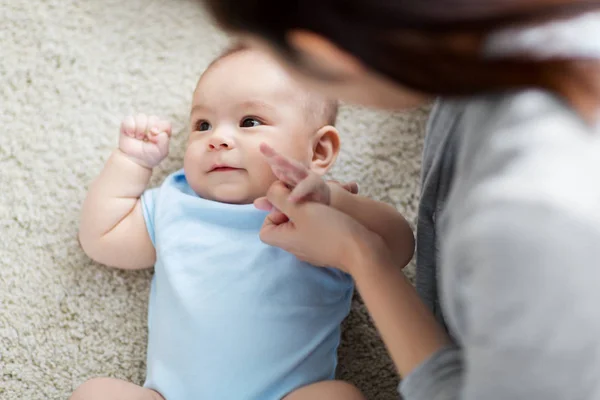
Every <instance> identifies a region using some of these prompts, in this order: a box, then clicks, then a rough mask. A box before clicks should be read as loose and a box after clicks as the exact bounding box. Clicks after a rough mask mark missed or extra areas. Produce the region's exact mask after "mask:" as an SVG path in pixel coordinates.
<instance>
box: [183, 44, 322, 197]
mask: <svg viewBox="0 0 600 400" xmlns="http://www.w3.org/2000/svg"><path fill="white" fill-rule="evenodd" d="M303 102H304V96H303V92H302V90H301V89H299V87H298V86H297V85H296V84H295V83H294V81H293V80H292V79H291V78H290V77H289V76H288V75H287V74H286V73H285V72H284V71H283V70H282V69H281V68H280V67H279V66H278V65H277V64H276V63H275V62H274V61H272V60H270V59H268V58H266V57H265V56H264V55H262V54H260V53H257V52H254V51H241V52H238V53H234V54H232V55H229V56H227V57H225V58H224V59H221V60H219V61H218V62H217V63H216V64H214V65H213V66H212V67H211V68H209V69H208V71H206V72H205V74H204V75H203V76H202V78H201V79H200V82H199V83H198V87H197V88H196V91H195V93H194V99H193V103H192V111H191V115H190V118H191V120H190V122H191V133H190V137H189V142H188V147H187V150H186V153H185V158H184V170H185V175H186V178H187V180H188V183H189V184H190V186H191V187H192V189H194V191H195V192H196V193H197V194H198V195H199V196H201V197H203V198H205V199H209V200H215V201H219V202H224V203H234V204H248V203H252V202H253V201H254V200H255V199H256V198H258V197H261V196H264V195H265V194H266V192H267V190H268V188H269V186H270V185H271V184H272V183H273V182H274V181H275V179H276V178H275V176H274V175H273V173H272V171H271V168H270V167H269V165H268V164H267V162H266V161H265V159H264V158H263V156H262V154H261V153H260V150H259V147H260V144H261V143H263V142H264V143H267V144H269V145H270V146H272V147H273V148H274V149H276V150H277V151H279V152H280V153H282V154H284V155H287V156H289V157H291V158H293V159H295V160H298V161H300V162H302V163H303V164H305V165H306V166H309V163H310V161H311V159H312V137H313V135H312V134H313V133H314V131H315V130H314V126H311V123H310V122H307V118H306V112H305V106H304V103H303ZM313 125H314V124H313Z"/></svg>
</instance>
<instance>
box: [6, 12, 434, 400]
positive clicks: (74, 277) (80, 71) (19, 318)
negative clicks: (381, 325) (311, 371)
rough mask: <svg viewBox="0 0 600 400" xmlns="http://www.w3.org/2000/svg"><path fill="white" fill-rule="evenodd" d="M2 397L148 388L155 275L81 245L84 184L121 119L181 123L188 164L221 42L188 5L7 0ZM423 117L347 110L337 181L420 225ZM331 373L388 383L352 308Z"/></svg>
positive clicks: (376, 392) (367, 384)
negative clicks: (95, 385) (193, 126)
mask: <svg viewBox="0 0 600 400" xmlns="http://www.w3.org/2000/svg"><path fill="white" fill-rule="evenodd" d="M0 21H2V27H1V28H0V93H1V95H0V129H1V130H2V132H0V398H1V399H8V400H12V399H32V400H33V399H65V398H67V397H68V395H69V394H70V393H71V391H72V390H73V389H74V388H75V387H77V386H78V385H79V384H81V383H82V382H83V381H85V380H86V379H88V378H91V377H94V376H112V377H117V378H122V379H126V380H129V381H133V382H136V383H141V382H143V379H144V369H145V354H146V310H147V297H148V288H149V280H150V277H151V274H152V271H141V272H123V271H116V270H109V269H107V268H105V267H103V266H101V265H97V264H95V263H93V262H91V261H90V260H89V259H88V258H87V257H86V256H85V254H84V253H83V252H82V251H81V249H80V247H79V245H78V243H77V223H78V214H79V210H80V206H81V203H82V201H83V198H84V196H85V193H86V188H87V185H89V183H90V182H91V181H92V179H93V178H94V177H95V176H96V175H97V174H98V173H99V171H100V169H101V168H102V166H103V163H104V161H105V160H106V158H107V157H108V155H109V154H110V152H111V150H112V149H113V148H114V147H115V146H116V143H117V137H118V125H119V122H120V120H121V118H122V116H124V115H127V114H129V113H135V112H145V113H148V114H158V115H162V116H164V117H168V118H170V119H171V121H172V122H173V124H174V128H175V140H174V143H172V151H171V156H170V157H169V159H168V161H166V162H165V163H163V165H162V166H161V167H160V168H158V169H157V171H156V173H155V176H154V178H153V185H156V184H158V183H159V182H160V181H161V180H162V179H163V178H164V177H165V176H166V175H167V174H168V173H169V172H171V171H174V170H176V169H178V168H179V167H180V166H181V163H182V155H183V144H184V141H185V137H186V133H185V132H186V129H187V128H186V116H187V114H188V111H189V102H190V98H191V93H192V90H193V88H194V85H195V82H196V80H197V78H198V76H199V74H200V73H201V72H202V70H203V69H204V68H205V67H206V65H207V64H208V62H209V61H210V60H211V59H212V58H213V57H214V56H215V55H217V54H218V53H219V51H220V49H222V47H223V46H224V45H225V44H226V38H225V37H224V36H223V35H221V34H220V33H219V32H218V31H217V30H216V29H215V28H214V27H213V25H212V24H211V22H210V20H209V19H208V18H207V17H206V16H205V15H204V14H203V12H202V10H201V8H200V7H199V6H198V4H197V3H196V2H194V1H193V0H130V1H121V0H93V1H75V0H31V1H16V0H0ZM426 117H427V110H426V109H422V110H417V111H414V112H410V113H403V114H395V115H390V114H385V113H374V112H372V111H369V110H363V109H351V108H344V109H343V111H342V113H341V116H340V121H339V127H340V130H341V132H342V139H343V151H342V155H341V159H340V161H339V164H338V165H337V167H336V169H335V172H334V173H333V175H334V176H335V177H336V178H339V179H343V180H349V179H354V180H357V181H358V182H359V183H360V186H361V190H362V193H363V194H366V195H369V196H372V197H374V198H377V199H381V200H384V201H388V202H390V203H393V204H395V205H396V206H397V207H398V208H399V209H400V210H401V211H402V212H404V213H405V215H407V217H408V218H409V219H410V220H414V217H415V212H416V206H417V193H418V178H419V162H420V154H421V145H422V134H423V130H424V123H425V120H426ZM345 325H346V326H345V330H344V337H343V339H344V340H343V346H342V348H341V350H340V367H339V375H340V378H343V379H348V380H350V381H352V382H354V383H355V384H357V385H358V386H359V387H360V388H361V389H362V390H363V391H364V393H365V394H366V395H367V396H368V398H370V399H394V398H396V394H395V386H396V384H397V379H396V378H395V373H394V371H393V367H392V366H391V363H390V361H389V359H388V357H387V355H386V352H385V350H384V349H383V347H382V345H381V343H380V341H379V339H378V337H377V334H376V332H375V330H374V328H373V327H372V325H371V324H370V322H369V319H368V317H367V314H366V312H365V309H364V307H363V306H362V304H361V302H360V300H359V299H358V298H356V299H355V300H354V304H353V311H352V314H351V316H350V318H349V319H348V320H347V322H346V324H345Z"/></svg>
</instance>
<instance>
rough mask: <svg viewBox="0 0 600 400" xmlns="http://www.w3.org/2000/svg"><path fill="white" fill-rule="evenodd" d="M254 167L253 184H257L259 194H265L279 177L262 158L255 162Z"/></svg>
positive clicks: (256, 188)
mask: <svg viewBox="0 0 600 400" xmlns="http://www.w3.org/2000/svg"><path fill="white" fill-rule="evenodd" d="M254 167H255V168H253V169H254V170H253V175H254V176H253V177H252V178H253V179H252V183H253V186H255V190H256V191H257V192H258V195H260V196H264V195H265V194H266V193H267V190H269V188H270V187H271V185H272V184H273V182H275V181H276V180H277V178H276V177H275V175H274V174H273V171H272V170H271V167H270V166H269V164H268V163H267V162H262V160H261V161H257V162H255V166H254Z"/></svg>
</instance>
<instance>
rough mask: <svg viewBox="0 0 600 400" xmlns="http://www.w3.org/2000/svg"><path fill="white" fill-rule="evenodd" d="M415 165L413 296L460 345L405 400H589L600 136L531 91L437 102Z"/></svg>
mask: <svg viewBox="0 0 600 400" xmlns="http://www.w3.org/2000/svg"><path fill="white" fill-rule="evenodd" d="M423 168H424V169H423V192H422V200H421V202H422V206H421V209H420V214H419V226H418V233H417V234H418V239H417V248H418V249H417V268H418V278H417V288H418V290H419V292H420V294H421V295H422V297H423V299H424V300H425V302H426V303H427V304H428V305H429V306H430V307H432V309H434V310H435V311H436V315H438V317H441V312H440V304H441V310H443V315H444V318H445V322H446V323H447V326H448V328H449V331H450V333H451V335H452V337H453V338H454V339H455V340H456V343H457V345H456V346H452V347H449V348H446V349H443V350H441V351H439V352H438V353H436V354H434V355H433V356H432V357H431V358H430V359H429V360H427V361H425V362H424V363H423V364H422V365H421V366H419V367H418V368H417V369H416V370H415V371H413V373H412V374H410V375H409V376H407V377H406V378H405V379H404V380H403V382H402V383H401V384H400V387H399V390H400V393H401V394H402V395H403V397H404V398H405V400H421V399H423V400H446V399H448V400H449V399H462V400H506V399H511V400H521V399H522V400H525V399H527V400H531V399H543V400H558V399H560V400H565V399H567V400H577V399H600V129H599V128H593V127H591V126H589V125H587V124H585V123H584V122H583V121H582V120H581V119H580V118H579V117H578V116H577V115H576V114H575V113H574V112H573V111H572V110H571V109H570V108H569V107H568V106H567V105H566V104H565V103H563V102H562V101H561V100H560V99H558V98H556V97H554V96H552V95H550V94H548V93H545V92H542V91H533V90H532V91H526V92H518V93H506V94H499V95H496V96H486V97H480V98H475V99H471V100H468V101H455V102H450V101H445V102H441V103H439V104H438V105H437V106H436V109H435V111H434V114H433V116H432V119H431V123H430V126H429V132H428V137H427V140H426V149H425V153H424V167H423ZM436 277H437V278H438V279H437V280H436ZM436 281H437V282H438V283H437V285H438V286H439V287H437V288H436ZM438 294H439V299H438ZM440 300H441V301H440Z"/></svg>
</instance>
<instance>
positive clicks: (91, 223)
mask: <svg viewBox="0 0 600 400" xmlns="http://www.w3.org/2000/svg"><path fill="white" fill-rule="evenodd" d="M336 114H337V103H336V102H334V101H330V100H328V99H324V98H321V97H318V96H317V95H314V94H311V93H308V92H306V91H305V90H303V89H302V88H301V87H300V86H298V85H297V84H296V83H295V82H294V81H293V80H292V79H291V78H290V77H289V76H288V75H287V74H286V73H285V71H283V70H282V69H281V67H279V66H278V64H277V63H276V62H275V61H273V60H271V59H270V58H268V57H267V56H265V55H263V54H262V53H259V52H257V51H254V50H249V49H245V48H236V49H233V50H231V51H229V52H227V53H226V54H225V55H223V56H221V57H220V58H219V59H217V60H216V61H215V62H213V64H211V65H210V66H209V68H208V69H207V70H206V71H205V72H204V74H203V75H202V77H201V78H200V80H199V82H198V85H197V88H196V90H195V92H194V96H193V102H192V109H191V114H190V121H191V133H190V136H189V141H188V143H187V149H186V152H185V157H184V164H183V169H182V170H180V171H178V172H175V173H173V174H172V175H170V176H169V177H168V178H167V179H166V180H165V182H164V183H163V184H162V185H161V186H160V187H159V188H156V189H147V185H148V182H149V180H150V177H151V175H152V169H153V168H154V167H156V166H157V165H158V164H159V163H160V162H161V161H162V160H163V159H164V158H165V157H166V156H167V154H168V147H169V139H170V133H171V127H170V124H169V123H168V122H166V121H163V120H161V119H159V118H157V117H146V116H143V115H139V116H137V117H135V118H134V117H128V118H126V119H125V120H124V121H123V123H122V125H121V135H120V141H119V149H117V150H115V152H114V153H113V154H112V156H111V157H110V159H109V160H108V162H107V163H106V166H105V167H104V169H103V171H102V172H101V174H100V176H99V177H98V178H97V179H96V180H95V181H94V183H93V184H92V185H91V187H90V190H89V193H88V196H87V198H86V200H85V203H84V206H83V211H82V217H81V226H80V234H79V236H80V241H81V245H82V247H83V249H84V251H85V252H86V253H87V254H88V255H89V256H90V257H91V258H93V259H94V260H96V261H98V262H100V263H103V264H106V265H109V266H113V267H117V268H123V269H141V268H149V267H152V266H154V267H155V273H154V278H153V281H152V285H151V292H150V301H149V310H148V354H147V376H146V382H145V384H144V387H140V386H137V385H134V384H132V383H128V382H124V381H119V380H116V379H108V378H97V379H92V380H90V381H88V382H86V383H84V384H83V385H82V386H81V387H79V388H78V389H77V390H76V391H75V393H73V395H72V397H71V398H72V399H80V400H92V399H111V400H112V399H124V400H125V399H148V400H150V399H166V400H196V399H199V400H217V399H218V400H227V399H232V400H234V399H235V400H243V399H256V400H279V399H282V398H286V400H302V399H314V398H326V399H334V400H335V399H362V398H363V397H362V395H361V394H360V392H359V391H358V390H357V389H355V388H354V387H353V386H351V385H348V384H345V383H343V382H337V381H334V380H333V379H334V374H335V368H336V363H337V356H336V353H337V348H338V344H339V341H340V324H341V322H342V321H343V320H344V318H345V317H346V316H347V315H348V312H349V309H350V301H351V297H352V293H353V281H352V279H351V277H350V276H348V275H346V274H345V273H343V272H341V271H338V270H335V269H330V268H319V267H316V266H311V265H308V264H306V263H304V262H302V261H300V260H298V259H297V258H296V257H294V256H293V255H291V254H289V253H287V252H285V251H283V250H281V249H278V248H275V247H271V246H268V245H266V244H264V243H262V242H261V241H260V237H259V232H260V229H261V226H262V224H263V222H264V219H265V217H266V215H267V212H265V211H262V210H260V209H257V208H256V207H255V206H254V205H253V202H254V201H256V200H257V199H258V200H259V202H261V201H262V202H263V204H262V207H261V208H265V207H264V206H265V204H264V199H261V198H262V197H263V196H265V194H266V193H267V191H268V189H269V187H270V186H271V185H272V184H273V183H274V182H275V181H277V180H282V181H284V182H286V183H287V184H289V185H295V184H297V183H300V182H302V181H305V180H308V179H312V181H313V182H315V184H314V185H312V186H311V185H308V186H307V185H304V187H305V188H306V187H309V186H311V187H314V192H313V189H310V188H309V189H308V191H307V193H305V194H306V196H303V197H304V198H305V199H307V200H311V201H323V202H325V203H327V204H330V205H331V206H332V207H336V208H338V209H339V210H341V211H342V212H346V213H348V214H350V215H351V216H353V217H354V218H356V219H357V220H358V221H359V222H361V223H363V224H364V225H365V226H367V227H368V228H369V229H371V230H373V231H375V232H377V233H379V234H380V235H381V236H382V237H383V238H384V240H385V241H386V243H387V244H388V247H390V251H392V252H393V254H394V256H395V257H396V259H397V261H398V264H399V267H402V266H404V265H406V263H407V262H408V261H409V260H410V258H411V257H412V251H413V249H412V247H413V242H412V233H411V232H410V229H409V228H408V225H407V224H406V221H405V220H404V219H403V218H402V216H401V215H400V214H399V213H398V212H397V211H396V210H395V209H393V208H392V207H390V206H387V205H385V204H383V203H379V202H376V201H373V200H369V199H366V198H364V197H360V196H358V195H355V194H353V193H350V192H351V191H354V192H355V191H356V190H346V189H344V188H343V187H342V186H341V185H339V184H336V183H333V182H330V183H326V184H325V183H324V182H322V180H321V178H319V176H322V175H323V174H325V173H326V172H327V171H328V170H329V169H330V168H331V167H332V165H333V164H334V162H335V160H336V158H337V156H338V152H339V147H340V139H339V135H338V132H337V130H336V128H334V126H333V124H334V122H335V119H336ZM315 177H317V179H316V180H315ZM319 180H320V182H321V183H320V184H319V182H318V181H319ZM347 189H357V188H355V187H348V188H347ZM300 200H301V199H300ZM257 206H258V203H257ZM400 237H402V240H400ZM407 237H410V239H409V240H406V238H407Z"/></svg>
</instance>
